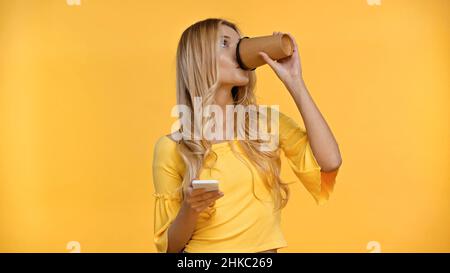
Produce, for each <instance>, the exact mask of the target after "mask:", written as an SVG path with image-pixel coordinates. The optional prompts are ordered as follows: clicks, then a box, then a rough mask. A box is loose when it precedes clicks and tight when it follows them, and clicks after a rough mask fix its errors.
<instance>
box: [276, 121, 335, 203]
mask: <svg viewBox="0 0 450 273" xmlns="http://www.w3.org/2000/svg"><path fill="white" fill-rule="evenodd" d="M279 122H280V123H279V146H280V148H281V150H282V151H283V152H284V154H285V156H286V158H287V160H288V163H289V165H290V168H291V169H292V170H293V172H294V173H295V175H296V176H297V177H298V179H299V180H300V182H301V183H302V184H303V186H304V187H305V188H306V190H307V191H308V192H309V193H310V194H311V195H312V196H313V198H314V199H315V201H316V203H317V204H318V205H320V204H323V203H325V202H326V201H327V200H328V199H329V196H330V194H331V193H332V192H333V188H334V184H335V183H336V176H337V173H338V170H339V169H337V170H335V171H332V172H323V171H321V167H320V166H319V164H318V163H317V160H316V158H315V157H314V154H313V151H312V149H311V146H310V143H309V139H308V135H307V133H306V130H305V129H303V128H302V127H300V126H299V125H298V124H297V123H296V122H295V121H294V120H293V119H292V118H290V117H288V116H286V115H285V114H283V113H281V112H279Z"/></svg>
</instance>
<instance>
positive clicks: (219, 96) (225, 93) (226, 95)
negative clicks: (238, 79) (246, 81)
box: [215, 86, 234, 141]
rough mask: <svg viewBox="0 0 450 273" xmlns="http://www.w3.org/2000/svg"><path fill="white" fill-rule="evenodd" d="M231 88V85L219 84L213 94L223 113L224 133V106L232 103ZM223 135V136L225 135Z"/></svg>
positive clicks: (224, 127) (224, 126)
mask: <svg viewBox="0 0 450 273" xmlns="http://www.w3.org/2000/svg"><path fill="white" fill-rule="evenodd" d="M232 88H233V86H221V87H219V88H218V89H217V91H216V95H215V101H216V104H217V105H218V106H220V108H222V113H223V127H222V128H223V132H224V134H225V132H226V123H227V117H226V114H227V112H226V107H227V105H233V104H234V101H233V94H232V93H231V89H232ZM223 137H224V138H225V135H224V136H223ZM222 140H223V139H222ZM216 141H218V140H216ZM219 141H220V140H219Z"/></svg>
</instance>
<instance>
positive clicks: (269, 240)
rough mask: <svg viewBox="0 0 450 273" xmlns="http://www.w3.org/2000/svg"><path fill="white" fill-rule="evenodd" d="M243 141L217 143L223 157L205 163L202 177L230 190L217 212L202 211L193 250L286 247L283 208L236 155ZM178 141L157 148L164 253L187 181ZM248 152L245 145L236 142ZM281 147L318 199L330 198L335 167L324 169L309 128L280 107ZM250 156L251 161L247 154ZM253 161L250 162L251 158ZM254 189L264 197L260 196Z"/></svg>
mask: <svg viewBox="0 0 450 273" xmlns="http://www.w3.org/2000/svg"><path fill="white" fill-rule="evenodd" d="M236 142H237V140H233V141H230V142H220V143H216V144H213V145H212V150H213V151H215V152H216V154H217V156H218V158H217V161H216V163H215V165H214V168H212V169H209V168H208V169H205V168H203V169H202V171H201V173H200V176H199V179H216V180H219V188H220V190H221V191H222V192H223V193H224V196H223V197H222V198H219V199H218V200H216V202H215V205H214V208H213V209H214V210H215V213H214V214H212V216H211V217H208V215H210V214H211V210H210V209H206V210H205V211H203V212H201V213H200V215H199V218H198V221H197V224H196V227H195V230H194V232H193V234H192V237H191V239H190V240H189V242H188V243H187V245H186V246H185V251H187V252H203V253H207V252H222V253H223V252H241V253H244V252H260V251H264V250H268V249H273V248H281V247H286V246H287V242H286V240H285V238H284V236H283V233H282V230H281V214H280V211H278V212H275V213H274V212H273V208H274V204H273V202H272V199H271V197H270V193H269V192H268V190H267V189H266V187H265V186H264V184H263V181H262V180H261V179H260V177H259V175H257V171H256V169H255V168H254V167H253V166H252V165H251V164H250V168H249V166H247V165H248V164H247V165H246V164H244V163H243V162H242V161H241V160H239V158H238V157H237V156H236V155H234V154H233V151H232V150H231V145H234V144H236ZM176 145H177V143H176V142H174V141H173V140H171V139H170V138H169V137H167V136H163V137H161V138H159V139H158V141H157V143H156V145H155V148H154V159H153V183H154V189H155V192H154V196H155V207H154V242H155V245H156V247H157V250H158V252H167V244H168V228H169V226H170V224H171V223H172V221H173V220H174V219H175V217H176V216H177V213H178V211H179V209H180V206H181V197H182V189H181V182H182V177H183V174H184V170H185V166H184V162H183V160H182V158H181V157H180V155H179V154H178V153H177V151H176ZM233 147H236V148H237V149H236V150H237V152H239V153H240V154H242V155H243V153H242V151H241V150H240V148H239V145H234V146H233ZM279 148H281V149H282V151H283V152H284V154H285V156H286V157H287V159H288V162H289V165H290V167H291V169H292V170H293V171H294V173H295V174H296V176H297V177H298V178H299V180H300V181H301V183H302V184H303V185H304V186H305V188H306V189H307V190H308V192H310V193H311V195H312V196H313V197H314V199H315V200H316V202H317V203H318V204H321V203H323V202H324V201H326V200H328V197H329V194H330V193H331V192H332V190H333V186H334V183H335V177H336V175H337V171H335V172H329V173H325V172H321V167H320V166H319V164H318V163H317V161H316V159H315V157H314V155H313V152H312V150H311V147H310V144H309V140H308V136H307V134H306V130H305V129H303V128H301V127H300V126H298V124H297V123H296V122H295V121H294V120H293V119H291V118H290V117H288V116H286V115H284V114H283V113H281V112H279ZM244 158H245V159H246V160H248V159H247V158H246V157H245V156H244ZM248 162H249V161H248ZM252 175H253V177H254V193H255V194H256V195H257V196H258V197H259V199H262V200H263V202H261V201H260V200H258V199H256V197H255V196H254V193H253V182H252Z"/></svg>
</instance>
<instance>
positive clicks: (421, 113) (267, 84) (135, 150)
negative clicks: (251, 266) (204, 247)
mask: <svg viewBox="0 0 450 273" xmlns="http://www.w3.org/2000/svg"><path fill="white" fill-rule="evenodd" d="M73 1H74V2H76V0H73ZM69 2H70V1H69ZM449 3H450V1H447V0H442V1H438V0H431V1H426V0H422V1H419V0H414V1H412V0H408V1H407V0H398V1H394V0H392V1H388V0H382V1H381V5H380V6H377V5H374V6H370V5H368V3H367V0H343V1H331V0H329V1H325V0H321V1H282V0H278V1H267V2H262V1H235V0H233V1H231V0H229V1H210V0H208V1H170V0H165V1H143V0H142V1H119V0H114V1H113V0H108V1H107V0H81V4H80V5H68V4H67V1H66V0H52V1H50V0H42V1H28V0H20V1H19V0H17V1H16V0H1V1H0V125H1V126H0V251H2V252H24V251H36V252H47V251H52V252H69V250H68V249H66V246H67V243H68V242H69V241H77V242H79V243H80V245H81V252H100V251H102V252H154V251H155V247H154V245H153V196H152V192H153V186H152V173H151V163H152V153H153V145H154V143H155V140H156V139H157V138H158V137H159V136H161V135H163V134H167V133H168V132H169V130H170V125H171V124H172V123H173V122H174V119H173V118H171V117H170V109H171V107H172V106H173V105H174V104H175V52H176V46H177V41H178V39H179V37H180V35H181V33H182V31H183V30H184V29H185V28H187V27H188V26H189V25H190V24H192V23H194V22H196V21H198V20H201V19H205V18H207V17H222V18H225V19H229V20H231V21H233V22H235V23H237V24H238V25H239V26H240V27H241V29H242V31H243V33H244V34H245V35H247V36H259V35H269V34H272V32H273V31H282V32H290V33H291V34H293V35H294V36H295V37H296V40H297V42H298V44H299V49H300V55H301V59H302V65H303V71H304V72H303V73H304V78H305V81H306V84H307V86H308V88H309V90H310V93H311V95H312V96H313V99H314V100H315V102H316V104H317V105H318V107H319V109H320V110H321V112H322V113H323V115H324V117H325V118H326V120H327V121H328V123H329V124H330V127H331V128H332V130H333V132H334V134H335V136H336V138H337V141H338V143H339V146H340V149H341V152H342V157H343V165H342V167H341V170H340V173H339V176H338V180H337V184H336V188H335V193H334V195H333V196H332V199H331V201H330V202H329V203H327V204H326V205H324V206H317V205H316V204H315V203H314V201H313V199H312V197H311V196H309V195H308V193H307V192H306V190H305V189H304V188H303V187H302V186H301V184H299V183H297V184H294V185H293V187H292V197H291V200H290V202H289V204H288V206H287V208H285V210H284V211H283V228H284V231H285V235H286V239H287V241H288V243H289V246H288V247H287V248H284V249H282V250H281V252H307V251H317V252H323V251H324V252H328V251H332V252H369V251H370V250H369V249H367V245H368V243H369V242H371V241H375V243H374V244H376V245H378V246H379V247H380V248H379V249H378V250H381V251H382V252H398V251H407V252H419V251H425V252H429V251H439V252H441V251H446V252H448V251H450V201H449V200H450V183H449V182H450V177H449V174H450V171H449V167H450V166H449V162H450V161H449V151H450V149H449V139H450V137H449V132H450V130H449V124H450V122H449V116H450V115H449V107H450V104H449V72H450V69H449V68H450V67H449V37H450V35H449V34H450V33H449V10H450V9H449V8H450V7H449ZM257 76H258V84H257V96H258V98H259V103H261V104H279V105H280V110H281V111H284V112H285V113H287V114H288V115H290V116H291V117H293V118H295V119H296V120H297V121H298V122H299V123H300V124H302V125H303V122H302V120H301V116H300V114H299V113H298V111H297V110H296V107H295V104H294V102H293V100H292V99H291V97H290V95H289V94H288V92H287V90H285V88H284V86H283V85H282V83H281V82H280V81H279V80H278V78H277V77H276V76H275V74H274V73H273V72H272V70H270V68H269V67H268V66H267V65H266V66H263V67H261V68H258V69H257ZM283 163H284V167H283V174H284V175H283V177H284V178H285V179H286V180H293V179H295V177H294V175H293V173H292V172H291V171H290V170H289V167H288V166H287V165H286V161H284V160H283Z"/></svg>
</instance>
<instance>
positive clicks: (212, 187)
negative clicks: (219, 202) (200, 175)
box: [192, 180, 219, 191]
mask: <svg viewBox="0 0 450 273" xmlns="http://www.w3.org/2000/svg"><path fill="white" fill-rule="evenodd" d="M192 187H193V188H194V189H200V188H204V189H205V190H206V191H218V190H219V181H218V180H192Z"/></svg>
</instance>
